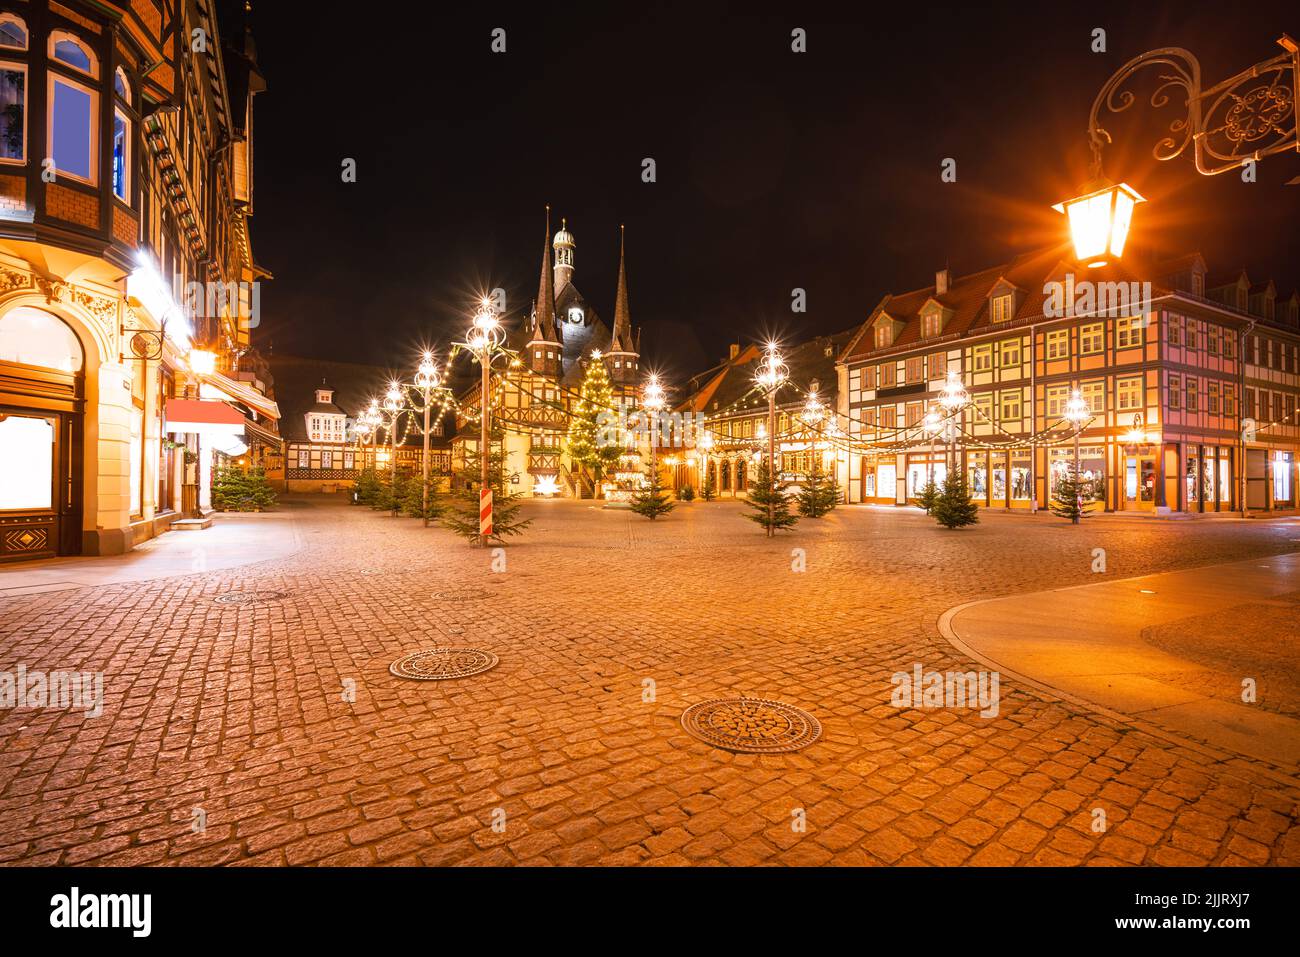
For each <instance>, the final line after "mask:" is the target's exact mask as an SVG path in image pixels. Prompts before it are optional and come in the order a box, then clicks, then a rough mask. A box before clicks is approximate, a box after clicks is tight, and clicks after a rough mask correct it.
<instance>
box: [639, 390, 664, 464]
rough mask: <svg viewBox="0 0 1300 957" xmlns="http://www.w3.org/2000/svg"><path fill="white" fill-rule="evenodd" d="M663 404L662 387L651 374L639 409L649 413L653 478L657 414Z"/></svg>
mask: <svg viewBox="0 0 1300 957" xmlns="http://www.w3.org/2000/svg"><path fill="white" fill-rule="evenodd" d="M664 402H665V400H664V387H663V386H662V385H660V384H659V377H658V376H657V375H653V374H652V375H651V376H650V378H649V380H647V382H646V384H645V388H644V389H643V390H642V393H641V408H643V409H645V410H646V411H647V412H649V413H650V474H651V475H652V476H654V477H657V476H658V472H657V471H656V469H658V467H659V466H658V462H657V460H656V454H655V444H656V441H657V439H658V437H659V429H658V422H659V413H660V412H662V411H663V408H664Z"/></svg>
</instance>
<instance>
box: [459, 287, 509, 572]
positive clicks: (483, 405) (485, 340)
mask: <svg viewBox="0 0 1300 957" xmlns="http://www.w3.org/2000/svg"><path fill="white" fill-rule="evenodd" d="M504 338H505V331H504V330H503V329H502V328H501V321H500V319H499V318H498V317H497V311H496V309H495V308H494V307H493V306H492V303H491V301H490V300H488V299H483V300H482V301H481V302H480V303H479V307H478V310H477V311H476V312H475V313H474V318H473V320H472V323H471V325H470V329H469V335H468V336H467V337H466V340H465V345H466V346H468V347H469V350H470V351H471V352H472V353H474V355H475V357H476V358H477V359H478V364H479V368H480V370H481V373H482V376H481V380H480V385H479V423H480V428H479V491H478V497H479V520H478V524H479V536H478V543H479V546H480V547H483V548H486V547H487V545H488V541H489V539H491V537H492V517H493V510H492V487H491V484H490V477H489V472H488V464H489V459H490V458H491V454H492V445H491V427H492V423H491V419H492V409H491V398H490V395H489V393H490V391H491V388H492V357H493V356H494V355H495V353H496V352H497V351H498V350H499V349H500V348H501V343H502V341H503V340H504Z"/></svg>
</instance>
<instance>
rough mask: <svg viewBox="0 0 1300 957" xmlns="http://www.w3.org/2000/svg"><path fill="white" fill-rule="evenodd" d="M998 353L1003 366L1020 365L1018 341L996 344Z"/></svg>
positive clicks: (1009, 340) (1008, 340) (1010, 340)
mask: <svg viewBox="0 0 1300 957" xmlns="http://www.w3.org/2000/svg"><path fill="white" fill-rule="evenodd" d="M998 353H999V355H1000V356H1001V358H1002V364H1003V365H1004V366H1018V365H1020V340H1019V339H1007V340H1004V341H1003V342H1001V343H999V344H998Z"/></svg>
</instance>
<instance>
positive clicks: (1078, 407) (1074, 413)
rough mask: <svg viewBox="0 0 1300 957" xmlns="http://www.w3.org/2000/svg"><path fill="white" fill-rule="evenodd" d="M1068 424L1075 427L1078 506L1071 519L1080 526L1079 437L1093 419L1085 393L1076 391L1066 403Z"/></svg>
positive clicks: (1075, 469) (1081, 507)
mask: <svg viewBox="0 0 1300 957" xmlns="http://www.w3.org/2000/svg"><path fill="white" fill-rule="evenodd" d="M1062 418H1064V419H1065V420H1066V421H1067V422H1069V423H1070V424H1071V425H1073V426H1074V482H1075V489H1076V492H1075V495H1076V498H1075V503H1076V505H1077V508H1076V513H1075V515H1074V516H1073V518H1072V519H1071V521H1073V522H1074V524H1075V525H1078V524H1079V515H1078V513H1079V512H1081V511H1082V510H1083V496H1082V495H1080V494H1079V493H1078V491H1077V490H1078V487H1079V484H1078V483H1079V435H1080V434H1081V433H1082V432H1083V427H1084V425H1086V424H1087V422H1088V421H1089V420H1090V419H1091V418H1092V410H1091V409H1089V408H1088V403H1087V402H1086V401H1084V398H1083V393H1082V392H1080V391H1079V390H1078V389H1075V390H1074V392H1073V394H1072V395H1071V396H1070V401H1069V402H1067V403H1065V412H1064V414H1063V415H1062Z"/></svg>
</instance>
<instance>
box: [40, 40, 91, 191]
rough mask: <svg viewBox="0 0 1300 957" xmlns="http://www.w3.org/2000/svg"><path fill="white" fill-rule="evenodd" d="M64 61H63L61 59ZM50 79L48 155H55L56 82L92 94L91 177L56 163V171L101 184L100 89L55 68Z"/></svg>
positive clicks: (47, 89)
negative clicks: (79, 174)
mask: <svg viewBox="0 0 1300 957" xmlns="http://www.w3.org/2000/svg"><path fill="white" fill-rule="evenodd" d="M59 62H62V61H59ZM49 74H50V76H49V79H48V80H47V81H46V89H45V94H46V97H45V144H46V155H47V156H50V157H53V156H54V84H56V83H65V84H67V85H68V86H71V87H75V88H76V89H79V90H81V91H82V92H83V93H88V94H90V179H86V178H84V177H81V176H78V175H77V174H76V173H73V172H70V171H68V170H66V169H64V168H63V167H61V166H58V165H57V162H56V165H55V171H56V174H57V175H58V176H66V177H67V178H68V179H70V180H74V181H76V182H78V183H84V184H86V185H87V186H98V185H99V91H98V90H97V89H95V88H94V87H93V86H89V85H87V84H85V83H82V82H81V81H80V80H76V79H73V78H72V77H70V76H65V75H63V74H62V73H57V72H55V71H54V70H50V71H49Z"/></svg>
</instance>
